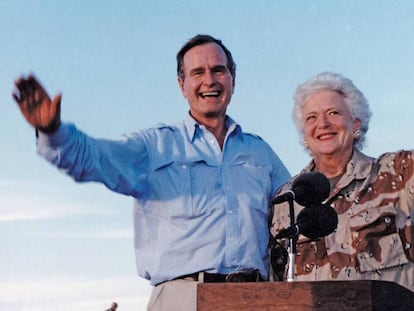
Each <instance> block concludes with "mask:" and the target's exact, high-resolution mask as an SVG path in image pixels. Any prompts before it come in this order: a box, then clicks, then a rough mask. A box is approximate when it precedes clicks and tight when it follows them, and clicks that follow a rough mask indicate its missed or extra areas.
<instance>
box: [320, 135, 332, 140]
mask: <svg viewBox="0 0 414 311" xmlns="http://www.w3.org/2000/svg"><path fill="white" fill-rule="evenodd" d="M329 137H332V134H325V135H321V136H319V139H325V138H329Z"/></svg>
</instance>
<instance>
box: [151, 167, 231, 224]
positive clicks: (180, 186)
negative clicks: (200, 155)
mask: <svg viewBox="0 0 414 311" xmlns="http://www.w3.org/2000/svg"><path fill="white" fill-rule="evenodd" d="M219 174H220V170H219V169H218V168H217V166H215V165H211V164H208V163H207V162H206V161H204V160H194V161H170V162H165V163H164V164H163V165H160V166H159V167H157V168H156V169H154V171H153V172H152V173H151V176H150V184H151V187H152V190H153V191H151V193H153V199H154V200H157V201H158V202H162V204H165V212H166V213H167V215H168V216H169V217H171V218H174V219H190V218H194V217H197V216H200V215H202V214H210V213H212V212H213V211H214V210H215V209H216V208H217V207H218V206H220V205H223V204H222V201H223V188H222V185H221V182H220V177H219Z"/></svg>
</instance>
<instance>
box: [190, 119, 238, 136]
mask: <svg viewBox="0 0 414 311" xmlns="http://www.w3.org/2000/svg"><path fill="white" fill-rule="evenodd" d="M184 126H185V129H186V131H187V135H188V137H189V139H190V140H191V141H193V140H194V137H195V136H196V133H197V130H198V129H200V127H201V126H202V125H201V124H200V123H198V122H197V121H196V120H195V119H194V118H193V117H192V116H191V115H190V113H188V116H187V118H185V120H184ZM226 127H227V133H232V132H233V131H235V130H238V132H239V131H241V127H240V125H238V124H237V123H236V121H234V120H233V119H232V118H230V117H229V116H226Z"/></svg>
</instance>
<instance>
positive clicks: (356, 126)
mask: <svg viewBox="0 0 414 311" xmlns="http://www.w3.org/2000/svg"><path fill="white" fill-rule="evenodd" d="M360 129H361V120H360V119H355V120H354V132H355V131H356V130H360Z"/></svg>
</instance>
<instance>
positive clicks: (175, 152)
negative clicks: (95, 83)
mask: <svg viewBox="0 0 414 311" xmlns="http://www.w3.org/2000/svg"><path fill="white" fill-rule="evenodd" d="M177 74H178V84H179V87H180V89H181V92H182V94H183V96H184V97H185V98H186V99H187V100H188V103H189V107H190V111H189V115H188V116H187V118H186V119H185V120H184V121H183V122H180V123H178V124H175V125H160V126H157V127H154V128H150V129H146V130H143V131H140V132H137V133H133V134H130V135H127V136H124V137H122V138H121V139H119V140H116V141H108V140H100V139H95V138H92V137H90V136H88V135H86V134H85V133H83V132H81V131H79V130H78V129H76V127H75V126H74V125H72V124H68V123H63V122H61V120H60V102H61V95H57V96H56V97H54V98H53V100H51V99H50V98H49V96H48V95H47V93H46V91H45V90H44V88H43V87H42V86H41V85H40V83H39V82H38V81H37V80H36V79H35V78H34V77H33V76H29V77H28V78H24V77H21V78H19V79H18V80H17V81H16V83H15V84H16V91H15V92H14V94H13V97H14V98H15V100H16V102H17V103H18V105H19V107H20V110H21V112H22V114H23V115H24V116H25V118H26V119H27V121H28V122H29V123H30V124H31V125H32V126H33V127H35V128H36V129H37V132H38V151H39V154H41V155H42V156H43V157H45V158H46V159H47V160H48V161H50V162H51V163H53V164H54V165H56V166H57V167H59V168H60V169H63V170H64V171H65V172H66V173H67V174H69V175H70V176H72V177H73V178H74V179H75V180H77V181H97V182H101V183H103V184H105V185H106V186H107V187H108V188H109V189H111V190H113V191H116V192H119V193H122V194H125V195H130V196H132V197H133V198H134V205H135V210H134V227H135V249H136V260H137V269H138V272H139V275H140V276H142V277H144V278H146V279H148V280H149V281H150V282H151V284H152V285H154V286H155V287H154V290H153V293H152V296H151V299H150V302H149V304H148V310H195V309H196V288H197V287H196V286H197V282H203V281H204V282H224V281H226V280H227V281H229V280H230V281H231V280H244V281H260V280H266V279H268V256H267V250H266V248H267V241H268V228H267V215H268V201H269V199H270V197H271V195H272V194H273V193H274V192H275V190H276V189H277V188H279V186H280V185H282V184H283V183H285V182H286V181H287V180H288V179H289V177H290V176H289V173H288V171H287V169H286V168H285V166H284V165H283V164H282V162H281V161H280V160H279V158H278V157H277V156H276V155H275V153H274V152H273V151H272V149H271V148H270V146H269V145H268V144H267V143H265V142H264V141H263V140H262V139H260V138H259V137H257V136H255V135H251V134H247V133H244V132H243V131H242V130H241V127H240V126H239V125H238V124H236V123H235V121H233V120H232V119H231V118H230V117H229V116H227V115H226V109H227V106H228V105H229V103H230V100H231V97H232V94H233V91H234V87H235V74H236V65H235V63H234V61H233V57H232V55H231V53H230V51H229V50H228V49H227V48H226V47H225V46H224V45H223V44H222V42H221V41H220V40H217V39H215V38H213V37H211V36H207V35H197V36H195V37H193V38H192V39H190V40H189V41H188V42H187V43H186V44H185V45H184V46H183V47H182V48H181V50H180V51H179V52H178V54H177Z"/></svg>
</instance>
